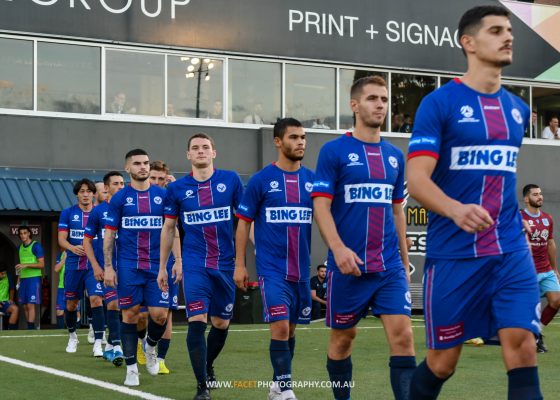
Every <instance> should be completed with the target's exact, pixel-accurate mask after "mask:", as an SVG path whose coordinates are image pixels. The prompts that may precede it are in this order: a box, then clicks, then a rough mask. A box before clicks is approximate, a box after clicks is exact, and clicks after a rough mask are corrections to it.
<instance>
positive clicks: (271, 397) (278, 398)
mask: <svg viewBox="0 0 560 400" xmlns="http://www.w3.org/2000/svg"><path fill="white" fill-rule="evenodd" d="M268 400H282V392H281V391H280V388H279V387H278V382H272V385H271V386H270V390H269V391H268Z"/></svg>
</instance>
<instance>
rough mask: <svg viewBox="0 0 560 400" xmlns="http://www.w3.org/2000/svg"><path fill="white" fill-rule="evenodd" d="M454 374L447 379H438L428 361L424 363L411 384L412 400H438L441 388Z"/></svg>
mask: <svg viewBox="0 0 560 400" xmlns="http://www.w3.org/2000/svg"><path fill="white" fill-rule="evenodd" d="M452 375H453V374H451V375H449V376H448V377H447V378H444V379H442V378H438V377H437V376H435V375H434V373H433V372H432V371H431V370H430V368H429V367H428V364H427V363H426V360H424V361H422V362H421V363H420V365H418V367H416V370H415V371H414V374H413V375H412V382H411V383H410V399H411V400H432V399H437V397H438V396H439V392H440V391H441V387H442V386H443V384H444V383H445V381H446V380H448V379H449V378H451V376H452Z"/></svg>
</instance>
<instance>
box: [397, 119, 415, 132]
mask: <svg viewBox="0 0 560 400" xmlns="http://www.w3.org/2000/svg"><path fill="white" fill-rule="evenodd" d="M399 132H401V133H412V116H411V115H410V114H405V115H404V119H403V124H402V126H401V129H400V130H399Z"/></svg>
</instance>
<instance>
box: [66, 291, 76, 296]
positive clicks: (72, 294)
mask: <svg viewBox="0 0 560 400" xmlns="http://www.w3.org/2000/svg"><path fill="white" fill-rule="evenodd" d="M77 295H78V293H76V292H64V297H76V296H77Z"/></svg>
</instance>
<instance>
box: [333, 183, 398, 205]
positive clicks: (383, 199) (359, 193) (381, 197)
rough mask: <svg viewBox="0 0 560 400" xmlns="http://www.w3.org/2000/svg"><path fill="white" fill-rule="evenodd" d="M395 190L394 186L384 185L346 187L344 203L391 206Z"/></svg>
mask: <svg viewBox="0 0 560 400" xmlns="http://www.w3.org/2000/svg"><path fill="white" fill-rule="evenodd" d="M393 188H394V186H393V185H387V184H383V183H359V184H355V185H344V202H345V203H379V204H391V203H392V201H393Z"/></svg>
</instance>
